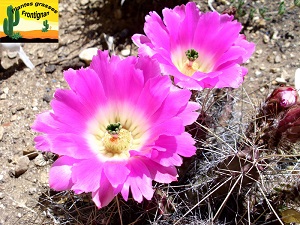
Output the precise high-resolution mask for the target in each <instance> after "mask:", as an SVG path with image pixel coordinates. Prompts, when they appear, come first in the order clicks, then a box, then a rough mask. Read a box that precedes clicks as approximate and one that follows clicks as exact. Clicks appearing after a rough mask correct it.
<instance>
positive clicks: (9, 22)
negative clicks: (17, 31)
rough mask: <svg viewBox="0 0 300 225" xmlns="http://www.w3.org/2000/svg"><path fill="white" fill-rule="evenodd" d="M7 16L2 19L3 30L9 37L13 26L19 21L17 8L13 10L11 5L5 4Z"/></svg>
mask: <svg viewBox="0 0 300 225" xmlns="http://www.w3.org/2000/svg"><path fill="white" fill-rule="evenodd" d="M14 14H15V20H14V17H13V16H14ZM7 17H8V18H4V21H3V31H4V33H5V34H6V35H7V36H9V37H11V36H12V35H13V30H14V26H17V25H18V24H19V22H20V13H19V10H16V11H15V12H13V7H12V5H10V6H7Z"/></svg>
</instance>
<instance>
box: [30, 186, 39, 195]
mask: <svg viewBox="0 0 300 225" xmlns="http://www.w3.org/2000/svg"><path fill="white" fill-rule="evenodd" d="M36 192H37V189H36V188H35V187H32V188H29V190H28V194H29V195H33V194H34V193H36Z"/></svg>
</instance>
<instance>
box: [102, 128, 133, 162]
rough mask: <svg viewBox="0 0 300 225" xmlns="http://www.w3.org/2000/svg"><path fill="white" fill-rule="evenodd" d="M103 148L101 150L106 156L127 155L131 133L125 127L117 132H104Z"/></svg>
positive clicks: (130, 143) (130, 142)
mask: <svg viewBox="0 0 300 225" xmlns="http://www.w3.org/2000/svg"><path fill="white" fill-rule="evenodd" d="M102 143H103V146H104V149H103V150H102V151H101V152H102V153H103V154H104V155H106V156H108V157H113V156H114V155H124V156H127V157H129V149H130V147H131V145H132V135H131V133H130V132H129V131H128V130H126V129H123V128H122V129H121V130H120V131H119V133H118V134H110V133H109V132H106V133H105V134H104V137H103V138H102Z"/></svg>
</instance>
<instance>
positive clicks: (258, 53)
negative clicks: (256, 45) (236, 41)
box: [255, 49, 263, 56]
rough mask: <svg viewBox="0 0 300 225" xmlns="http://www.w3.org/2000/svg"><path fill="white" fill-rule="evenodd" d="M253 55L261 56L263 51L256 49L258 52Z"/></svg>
mask: <svg viewBox="0 0 300 225" xmlns="http://www.w3.org/2000/svg"><path fill="white" fill-rule="evenodd" d="M255 53H256V55H258V56H259V55H261V53H263V50H262V49H258V50H256V51H255Z"/></svg>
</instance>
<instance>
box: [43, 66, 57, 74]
mask: <svg viewBox="0 0 300 225" xmlns="http://www.w3.org/2000/svg"><path fill="white" fill-rule="evenodd" d="M55 70H56V66H55V65H49V66H47V67H46V69H45V72H46V73H53V72H54V71H55Z"/></svg>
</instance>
